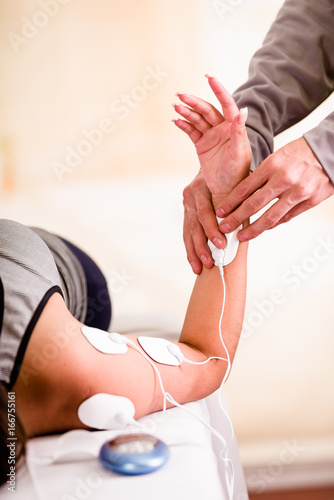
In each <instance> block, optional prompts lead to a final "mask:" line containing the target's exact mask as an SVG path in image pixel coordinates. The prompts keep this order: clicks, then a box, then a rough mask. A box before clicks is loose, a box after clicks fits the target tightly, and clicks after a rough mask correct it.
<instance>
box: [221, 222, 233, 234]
mask: <svg viewBox="0 0 334 500" xmlns="http://www.w3.org/2000/svg"><path fill="white" fill-rule="evenodd" d="M219 228H220V230H221V232H222V233H228V232H229V231H231V228H230V226H229V225H228V224H226V222H224V224H222V225H221V226H219Z"/></svg>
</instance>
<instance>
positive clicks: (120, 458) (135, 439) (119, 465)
mask: <svg viewBox="0 0 334 500" xmlns="http://www.w3.org/2000/svg"><path fill="white" fill-rule="evenodd" d="M168 457H169V450H168V447H167V446H166V444H165V443H163V442H162V441H160V439H158V438H156V437H154V436H151V435H150V434H122V435H121V436H117V437H116V438H114V439H111V440H110V441H107V442H106V443H104V445H103V446H102V448H101V450H100V454H99V459H100V461H101V463H102V464H103V465H104V466H105V467H107V468H108V469H111V470H112V471H114V472H118V473H119V474H126V475H129V476H137V475H140V474H148V473H149V472H153V471H155V470H156V469H159V468H160V467H161V466H162V465H163V464H164V463H165V462H166V461H167V459H168Z"/></svg>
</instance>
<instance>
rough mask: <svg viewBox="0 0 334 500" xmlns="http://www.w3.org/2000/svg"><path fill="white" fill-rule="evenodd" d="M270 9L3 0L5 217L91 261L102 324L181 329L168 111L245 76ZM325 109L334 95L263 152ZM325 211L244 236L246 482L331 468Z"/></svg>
mask: <svg viewBox="0 0 334 500" xmlns="http://www.w3.org/2000/svg"><path fill="white" fill-rule="evenodd" d="M282 3H283V2H282V1H281V0H271V1H270V2H267V1H265V0H240V1H235V0H234V1H232V0H221V1H218V0H216V1H214V0H208V1H203V0H184V1H182V2H180V1H176V0H168V1H167V0H155V1H153V0H143V1H141V2H138V1H135V0H123V1H122V2H116V1H113V0H111V1H107V0H94V2H92V1H88V0H49V1H47V0H45V1H43V0H39V1H36V0H11V1H9V0H0V36H1V43H0V58H1V67H2V72H1V79H0V100H1V101H0V104H1V113H0V193H1V194H0V209H1V216H2V217H7V218H12V219H16V220H18V221H20V222H23V223H27V224H31V225H41V226H43V227H45V228H47V229H49V230H54V231H56V232H59V233H61V234H63V235H64V236H67V237H68V238H69V239H72V240H73V241H75V242H76V243H78V244H80V245H82V246H83V247H84V248H85V249H86V250H87V251H88V252H89V253H91V254H92V255H94V256H95V257H96V259H97V260H98V261H99V262H100V263H101V265H102V267H103V269H104V271H105V272H106V275H107V276H108V279H109V284H110V289H111V291H112V293H113V297H114V300H113V305H114V315H115V326H117V327H121V326H122V325H123V324H129V322H130V323H131V322H132V323H131V324H133V325H134V327H135V326H138V325H139V326H140V325H141V324H143V325H145V324H146V323H147V322H150V323H151V324H156V328H157V329H160V328H164V329H165V330H168V329H171V330H173V331H174V332H175V333H176V331H177V330H178V329H179V328H180V326H181V324H182V318H183V314H184V311H185V308H186V305H187V300H188V297H189V294H190V290H191V287H192V283H193V279H194V278H193V275H192V273H191V271H190V269H189V267H188V264H187V262H186V259H185V252H184V249H183V243H182V189H183V187H185V185H186V184H187V183H188V182H190V180H191V179H192V178H193V176H194V175H195V173H196V171H197V169H198V162H197V159H196V156H195V151H194V149H193V146H192V144H191V143H190V141H189V140H188V139H187V137H186V136H183V135H182V133H181V132H180V131H178V130H177V129H176V128H175V126H174V125H173V124H172V123H171V119H172V118H174V117H175V113H174V110H173V109H172V107H171V104H172V103H173V102H174V101H175V100H176V99H177V98H176V97H175V92H177V91H180V92H182V91H187V92H189V93H194V94H197V95H200V96H202V97H204V98H206V99H208V100H211V101H212V102H215V100H214V99H213V97H212V95H211V94H210V92H209V89H208V86H207V83H206V79H205V78H204V76H203V75H204V74H205V73H212V74H214V75H216V76H217V77H219V78H220V79H221V80H222V82H223V83H224V84H225V86H226V87H227V89H228V90H230V91H231V92H232V91H233V90H234V89H235V88H236V87H237V86H238V85H240V84H241V83H243V82H244V80H245V79H246V78H247V69H248V64H249V60H250V58H251V56H252V54H253V53H254V51H255V50H256V49H257V48H258V47H259V46H260V45H261V42H262V40H263V38H264V35H265V33H266V32H267V30H268V29H269V27H270V24H271V22H272V21H273V20H274V17H275V15H276V13H277V11H278V9H279V8H280V6H281V5H282ZM332 109H333V99H332V98H330V99H328V100H327V102H326V103H324V105H322V106H321V107H320V108H319V109H318V110H316V111H315V113H313V114H312V116H311V117H309V118H308V119H306V120H304V122H303V123H301V124H299V125H298V126H297V127H294V129H293V130H290V131H288V132H286V133H284V134H282V135H281V136H280V137H279V138H277V141H276V147H279V146H280V145H282V144H284V143H285V142H286V141H288V140H291V139H292V138H295V137H298V136H299V135H300V134H301V133H302V132H303V131H304V130H307V129H308V128H311V127H312V126H314V125H315V124H316V123H317V122H318V121H319V120H320V119H321V118H322V117H324V116H326V114H328V112H329V110H332ZM333 205H334V200H328V201H327V202H325V203H323V204H322V205H321V206H319V207H317V208H316V209H314V210H312V212H308V213H307V214H304V215H302V216H300V217H299V218H297V219H296V220H294V221H292V222H290V223H289V224H288V225H284V226H282V227H279V228H277V229H275V230H274V231H270V232H267V233H266V234H265V235H262V236H261V237H260V238H258V239H257V240H256V241H254V242H252V244H251V248H250V258H249V285H248V299H247V309H246V315H245V322H244V329H243V338H242V342H241V345H240V348H239V351H238V353H237V357H236V361H235V366H234V369H233V372H232V375H231V377H230V379H229V381H228V383H227V385H226V394H227V396H228V399H229V403H230V410H231V415H232V420H233V422H234V426H235V432H236V435H237V437H238V439H239V444H240V452H241V456H242V460H243V463H244V466H245V470H246V475H247V480H248V484H249V487H250V489H253V490H254V491H260V489H261V485H265V488H267V489H270V488H273V487H275V485H277V487H279V486H284V485H287V484H290V483H291V484H302V485H305V484H307V483H308V482H309V483H310V484H325V483H328V482H330V480H331V479H330V478H331V477H333V476H334V474H332V471H333V467H334V390H333V377H334V363H333V359H334V355H333V353H334V340H333V326H332V325H333V324H334V311H333V307H332V297H333V290H334V286H333V279H332V276H333V271H334V252H333V243H332V242H333V240H334V226H333V222H334V220H333V219H334V216H333ZM319 249H320V252H321V256H322V257H321V258H319V255H320V253H319ZM289 446H290V448H291V447H292V448H294V452H291V453H290V455H291V457H292V459H291V460H290V461H288V460H286V461H284V459H283V458H282V457H283V456H286V453H285V452H286V450H287V449H290V448H289ZM290 451H291V450H290ZM277 464H278V466H277ZM274 465H276V468H275V467H274ZM289 482H290V483H289ZM298 482H299V483H298Z"/></svg>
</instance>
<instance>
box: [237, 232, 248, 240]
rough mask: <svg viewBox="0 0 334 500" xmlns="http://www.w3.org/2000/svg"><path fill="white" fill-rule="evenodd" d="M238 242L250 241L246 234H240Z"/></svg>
mask: <svg viewBox="0 0 334 500" xmlns="http://www.w3.org/2000/svg"><path fill="white" fill-rule="evenodd" d="M238 240H239V241H248V238H247V236H246V234H244V233H240V234H238Z"/></svg>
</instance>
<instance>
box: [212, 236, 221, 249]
mask: <svg viewBox="0 0 334 500" xmlns="http://www.w3.org/2000/svg"><path fill="white" fill-rule="evenodd" d="M212 243H213V244H214V245H215V246H216V247H217V248H223V242H222V240H220V239H219V238H213V241H212Z"/></svg>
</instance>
